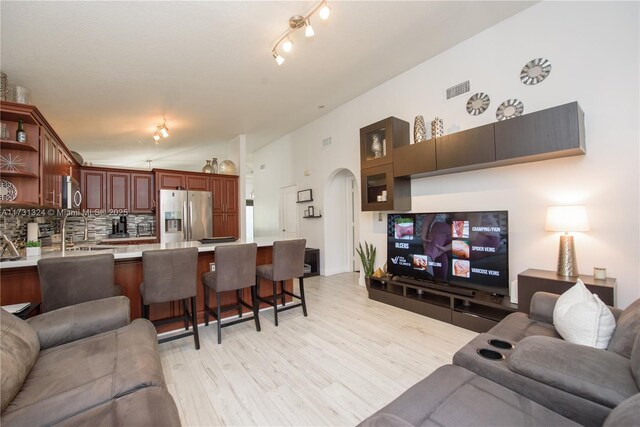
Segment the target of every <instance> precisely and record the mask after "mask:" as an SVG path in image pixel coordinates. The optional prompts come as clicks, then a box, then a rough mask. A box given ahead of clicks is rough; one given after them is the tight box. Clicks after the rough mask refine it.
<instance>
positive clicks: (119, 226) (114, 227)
mask: <svg viewBox="0 0 640 427" xmlns="http://www.w3.org/2000/svg"><path fill="white" fill-rule="evenodd" d="M108 237H109V238H123V237H129V233H127V217H126V216H124V215H123V216H121V217H120V219H117V218H113V219H112V220H111V234H109V236H108Z"/></svg>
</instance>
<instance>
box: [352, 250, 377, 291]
mask: <svg viewBox="0 0 640 427" xmlns="http://www.w3.org/2000/svg"><path fill="white" fill-rule="evenodd" d="M356 252H358V255H359V256H360V261H361V262H362V269H363V271H364V276H365V279H364V280H365V283H366V284H367V287H369V278H370V277H371V276H372V275H373V265H374V263H375V261H376V248H375V247H374V246H373V243H367V242H366V241H365V242H364V249H363V248H362V243H360V244H358V247H357V248H356Z"/></svg>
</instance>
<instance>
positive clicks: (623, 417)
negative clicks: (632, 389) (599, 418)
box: [603, 393, 640, 427]
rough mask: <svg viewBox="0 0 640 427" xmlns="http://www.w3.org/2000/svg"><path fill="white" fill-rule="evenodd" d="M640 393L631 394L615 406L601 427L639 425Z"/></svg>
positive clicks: (631, 426)
mask: <svg viewBox="0 0 640 427" xmlns="http://www.w3.org/2000/svg"><path fill="white" fill-rule="evenodd" d="M639 418H640V393H638V394H636V395H635V396H632V397H630V398H628V399H627V400H625V401H624V402H622V403H621V404H619V405H618V406H616V407H615V409H614V410H613V411H611V413H610V414H609V416H608V417H607V419H606V420H605V422H604V425H603V427H621V426H630V427H633V426H638V425H640V421H639Z"/></svg>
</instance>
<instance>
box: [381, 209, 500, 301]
mask: <svg viewBox="0 0 640 427" xmlns="http://www.w3.org/2000/svg"><path fill="white" fill-rule="evenodd" d="M508 237H509V221H508V212H507V211H491V212H489V211H487V212H434V213H411V214H389V215H388V216H387V270H388V272H389V273H390V274H393V275H395V276H404V277H409V278H412V279H417V280H425V281H429V282H435V283H439V284H444V285H450V286H460V287H463V288H468V289H475V290H480V291H485V292H490V293H493V294H498V295H509V250H508Z"/></svg>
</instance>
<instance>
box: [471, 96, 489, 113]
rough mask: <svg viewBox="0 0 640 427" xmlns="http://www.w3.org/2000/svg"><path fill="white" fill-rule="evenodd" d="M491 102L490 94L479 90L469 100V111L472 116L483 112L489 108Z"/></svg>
mask: <svg viewBox="0 0 640 427" xmlns="http://www.w3.org/2000/svg"><path fill="white" fill-rule="evenodd" d="M489 103H491V99H490V98H489V95H487V94H486V93H483V92H478V93H476V94H475V95H473V96H472V97H471V98H469V100H468V101H467V113H469V114H471V115H472V116H477V115H478V114H482V113H484V112H485V111H486V110H487V108H489Z"/></svg>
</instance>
